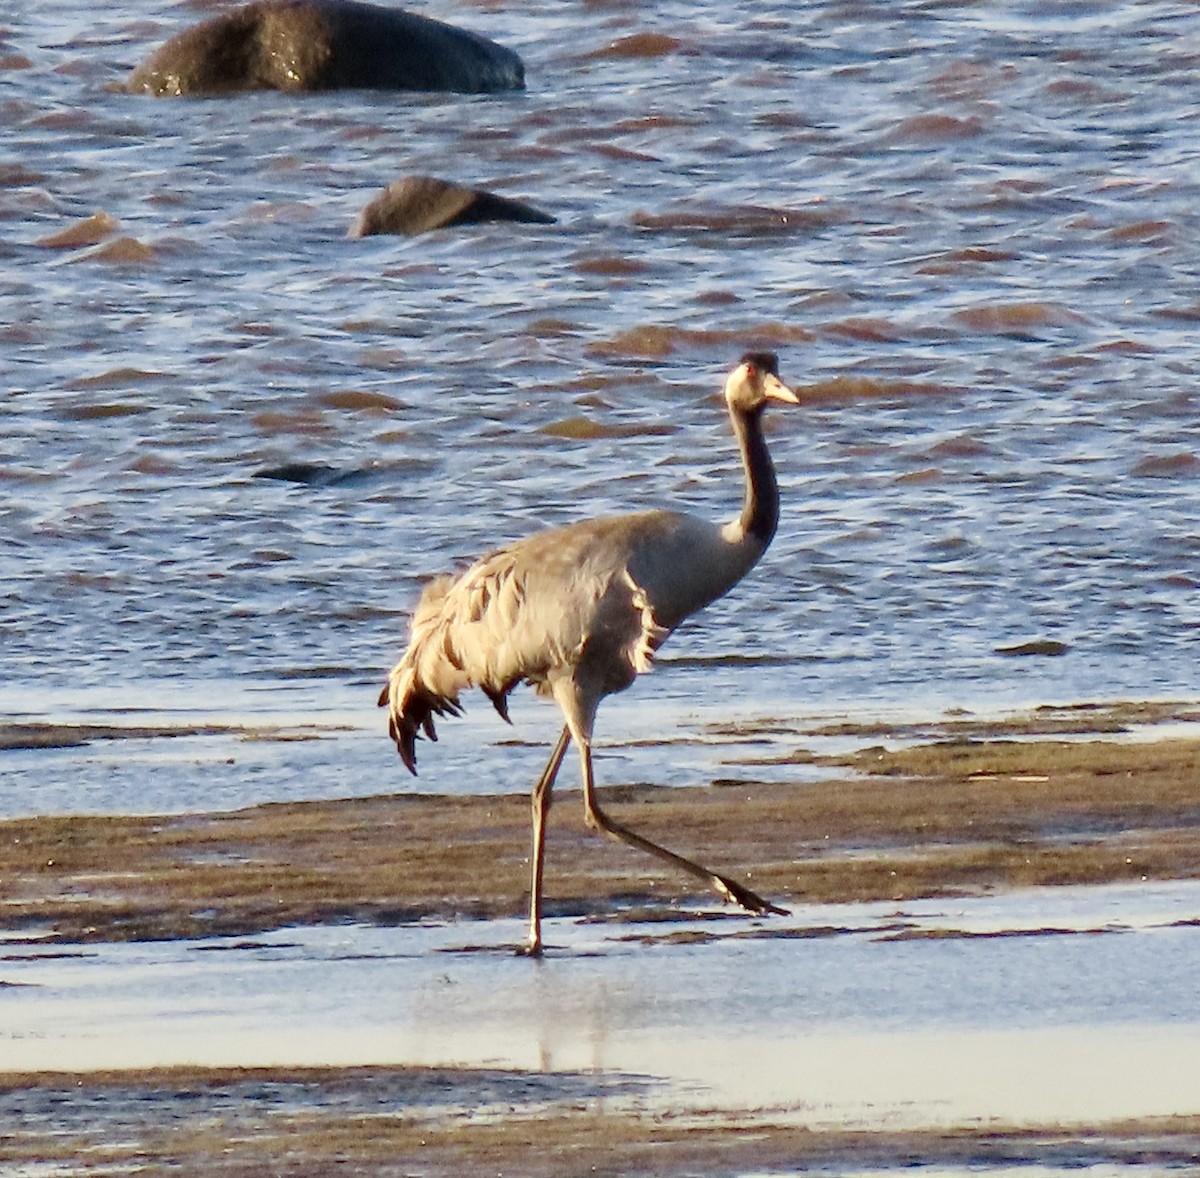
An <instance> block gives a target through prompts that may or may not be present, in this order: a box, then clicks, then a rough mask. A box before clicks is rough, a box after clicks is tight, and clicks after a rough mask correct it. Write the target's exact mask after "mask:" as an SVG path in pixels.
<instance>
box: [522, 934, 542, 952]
mask: <svg viewBox="0 0 1200 1178" xmlns="http://www.w3.org/2000/svg"><path fill="white" fill-rule="evenodd" d="M516 954H517V956H518V957H541V955H542V939H541V937H538V938H537V939H536V940H535V939H534V938H533V937H530V938H529V940H528V941H527V942H526V943H525V944H524V945H518V946H517V948H516Z"/></svg>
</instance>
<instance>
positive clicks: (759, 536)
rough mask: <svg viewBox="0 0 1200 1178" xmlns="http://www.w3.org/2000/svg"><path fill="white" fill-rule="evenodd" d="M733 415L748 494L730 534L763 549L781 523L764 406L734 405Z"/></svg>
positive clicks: (730, 412)
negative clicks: (766, 432)
mask: <svg viewBox="0 0 1200 1178" xmlns="http://www.w3.org/2000/svg"><path fill="white" fill-rule="evenodd" d="M729 417H730V420H731V421H732V422H733V433H734V436H735V437H736V438H737V444H738V450H739V452H740V453H741V456H742V466H743V468H744V469H745V472H746V497H745V499H744V500H743V502H742V514H741V515H740V516H738V519H737V522H736V523H735V524H733V525H732V526H731V528H730V529H729V533H727V534H729V535H730V536H731V538H736V539H739V540H741V541H742V542H748V543H750V544H754V545H756V546H758V549H759V551H760V552H761V551H762V549H764V548H766V546H767V545H768V544H770V543H771V540H772V538H773V537H774V535H775V528H776V527H777V526H778V524H779V484H778V483H777V482H776V481H775V465H774V463H772V461H771V455H770V453H768V451H767V441H766V438H764V437H763V431H762V409H761V408H760V409H756V410H751V411H749V412H747V411H746V410H743V409H733V408H731V409H730V410H729Z"/></svg>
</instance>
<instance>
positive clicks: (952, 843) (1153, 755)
mask: <svg viewBox="0 0 1200 1178" xmlns="http://www.w3.org/2000/svg"><path fill="white" fill-rule="evenodd" d="M1197 714H1198V713H1197V710H1196V709H1195V708H1194V707H1193V706H1191V705H1182V704H1141V705H1131V704H1125V705H1108V706H1104V707H1080V708H1045V709H1039V710H1038V711H1036V712H1033V713H1030V714H1028V715H1022V716H1017V717H1013V718H1009V719H1005V720H1000V721H980V720H969V719H965V718H964V719H962V720H950V721H946V720H943V721H940V722H938V723H931V724H926V725H914V726H908V727H905V728H899V729H897V728H894V727H893V728H886V727H883V726H879V727H864V726H862V725H853V726H850V725H843V726H841V727H838V728H835V729H830V728H828V727H825V728H823V729H820V730H815V731H814V730H809V731H805V730H804V729H803V727H802V726H800V725H796V724H794V723H793V725H792V727H793V729H794V731H792V732H790V731H789V728H788V724H789V722H787V721H770V722H765V721H764V722H762V723H761V724H760V725H758V728H759V729H760V730H761V731H762V732H763V733H764V734H766V733H769V734H770V736H771V741H770V752H769V755H768V756H766V757H763V758H762V759H760V760H758V761H757V762H756V760H755V758H753V757H751V756H746V757H743V758H742V759H741V760H740V762H736V763H734V764H736V768H737V771H738V776H737V778H736V779H733V778H732V777H729V778H724V779H721V780H718V781H716V782H714V783H713V784H712V785H711V786H708V787H705V788H690V789H689V788H676V787H659V786H651V785H627V786H612V787H608V788H607V789H602V790H601V793H602V795H603V797H604V799H605V801H606V802H607V803H608V806H609V808H610V809H611V811H612V813H613V815H614V817H617V818H618V819H619V820H620V821H624V822H627V823H628V824H629V825H631V826H633V827H634V828H635V829H637V830H639V831H640V832H641V833H643V834H645V835H646V836H648V837H650V838H652V839H655V840H658V841H662V842H665V843H667V844H668V845H670V846H671V847H672V849H675V850H678V851H680V852H681V853H683V854H687V855H690V856H694V857H695V858H697V859H699V860H700V861H701V862H704V863H706V864H707V865H709V866H711V867H713V868H715V869H716V870H719V871H724V872H726V873H728V874H732V875H733V876H734V878H736V879H740V880H743V881H744V882H745V883H746V884H748V885H749V886H750V887H752V888H754V889H755V890H756V891H758V892H759V893H760V894H762V895H764V896H766V897H768V898H774V899H776V900H778V901H781V902H783V903H785V904H786V903H787V902H788V901H806V902H827V901H838V902H851V901H859V902H861V901H870V900H880V899H890V900H903V899H911V898H915V897H921V896H935V895H946V894H967V895H970V894H979V893H984V892H987V891H989V890H993V889H997V888H1012V887H1029V886H1041V885H1056V884H1068V883H1073V884H1101V883H1111V882H1116V881H1122V880H1134V881H1136V880H1142V879H1159V880H1164V879H1194V878H1196V877H1197V876H1198V875H1200V823H1198V818H1200V793H1198V790H1197V784H1196V783H1197V782H1200V738H1198V737H1197V736H1196V735H1195V732H1194V729H1193V727H1192V725H1193V724H1194V722H1195V720H1196V718H1197ZM1167 725H1175V727H1173V728H1170V729H1167V730H1166V731H1167V732H1170V733H1182V735H1167V734H1164V735H1162V736H1161V737H1159V738H1157V739H1155V738H1154V737H1155V734H1156V727H1155V726H1162V727H1163V728H1164V729H1166V726H1167ZM106 731H107V732H109V733H110V734H111V730H106ZM136 731H137V732H138V733H139V735H140V734H142V733H143V732H144V731H145V730H144V729H137V730H136ZM1131 731H1135V732H1136V739H1131V738H1130V736H1129V733H1130V732H1131ZM715 734H716V735H719V736H720V735H724V736H728V737H731V738H732V737H735V736H736V737H738V738H739V739H744V738H746V737H748V736H749V737H752V736H753V735H754V726H747V725H741V726H739V727H738V728H737V729H736V731H734V730H729V731H727V732H716V733H715ZM2 735H3V734H0V736H2ZM77 737H78V733H74V732H63V733H62V734H61V739H62V740H64V741H65V740H70V739H73V738H77ZM830 737H839V738H842V739H844V742H845V746H846V747H845V751H843V752H839V753H833V754H830V753H823V754H815V753H813V752H811V751H810V748H809V743H810V742H811V743H817V742H819V741H821V740H828V739H829V738H830ZM107 738H109V739H111V735H109V736H108V737H107ZM39 739H42V740H45V739H48V738H47V736H46V734H45V733H44V732H43V733H40V734H39ZM781 747H782V748H783V750H784V751H780V749H781ZM727 763H731V762H727ZM791 764H794V765H796V766H797V767H803V774H801V773H800V772H799V771H798V773H797V778H798V780H795V781H791V782H788V781H786V780H784V781H779V780H769V781H756V780H755V779H754V778H755V769H756V765H757V767H758V768H760V769H765V768H768V767H769V768H770V769H771V770H772V776H774V775H775V774H777V773H778V770H779V768H780V767H781V766H787V765H791ZM825 770H827V771H828V776H827V777H826V776H825V773H824V771H825ZM814 774H816V777H815V778H814ZM556 799H557V804H556V805H555V807H554V810H553V812H552V815H551V819H550V823H551V825H550V834H549V843H548V851H547V860H548V861H547V868H546V888H545V890H546V900H547V911H548V913H549V914H551V915H580V916H582V915H587V914H592V913H603V914H606V915H611V914H612V913H613V912H618V913H622V912H623V913H626V914H628V915H629V916H630V918H631V919H643V918H645V916H646V914H647V912H648V911H653V912H655V913H657V914H658V915H659V916H660V917H661V918H664V919H670V917H671V914H672V907H671V906H672V905H674V904H677V903H678V902H680V901H682V900H685V899H694V900H695V899H703V898H705V897H707V896H709V893H708V892H706V891H705V890H704V888H703V887H702V886H701V885H698V884H696V883H695V882H694V881H691V880H689V879H687V878H685V877H678V876H677V875H676V874H674V873H672V872H671V871H670V869H669V868H666V867H664V866H662V865H661V864H659V863H658V862H657V861H655V860H653V859H650V858H648V857H647V856H645V855H642V854H639V853H638V852H636V851H633V850H630V849H629V848H626V847H623V846H617V845H614V844H611V843H609V842H607V841H604V840H602V839H600V838H598V837H597V836H596V835H595V834H593V833H592V832H590V831H589V830H588V829H587V828H586V827H585V825H584V823H583V820H582V805H581V803H580V800H579V797H578V794H577V793H575V792H573V791H559V793H557V794H556ZM528 842H529V803H528V800H527V799H526V798H525V797H523V796H520V795H511V794H510V795H496V796H490V797H437V796H434V797H430V796H414V795H383V796H377V797H369V798H358V799H346V800H338V801H314V802H304V803H297V804H290V803H289V804H267V805H261V806H254V807H251V808H248V809H244V810H239V811H234V812H220V813H207V814H188V815H174V816H130V817H122V816H103V817H98V816H71V815H68V816H50V817H33V818H28V819H18V820H10V821H5V822H0V881H2V882H0V889H2V892H0V896H2V901H3V918H2V920H3V927H4V928H5V929H9V930H22V929H28V930H30V931H31V932H34V933H35V934H36V936H37V937H38V938H39V939H47V938H48V939H53V940H64V941H73V942H79V941H108V940H145V939H158V938H171V937H197V936H216V935H236V934H252V933H256V932H261V931H263V930H266V929H275V928H281V927H284V926H288V925H306V924H315V923H329V922H346V921H362V922H372V923H380V924H395V923H397V922H404V921H412V920H418V919H422V918H430V917H436V918H443V919H445V918H454V917H475V918H494V917H501V916H513V915H516V914H518V913H520V912H521V911H523V909H524V906H525V904H526V888H527V874H528V866H527V862H528V860H527V856H528V850H529V847H528ZM713 903H714V905H715V906H717V907H719V906H720V904H719V901H717V900H716V899H715V898H714V899H713Z"/></svg>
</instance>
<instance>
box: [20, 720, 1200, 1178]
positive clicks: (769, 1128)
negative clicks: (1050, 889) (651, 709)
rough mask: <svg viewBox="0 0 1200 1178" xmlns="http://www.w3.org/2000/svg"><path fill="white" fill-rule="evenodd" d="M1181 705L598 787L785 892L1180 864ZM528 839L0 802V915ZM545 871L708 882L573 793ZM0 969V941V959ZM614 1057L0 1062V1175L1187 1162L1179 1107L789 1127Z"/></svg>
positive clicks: (193, 893) (222, 923) (715, 1170)
mask: <svg viewBox="0 0 1200 1178" xmlns="http://www.w3.org/2000/svg"><path fill="white" fill-rule="evenodd" d="M1198 718H1200V713H1197V711H1196V710H1195V708H1194V707H1189V706H1185V705H1137V706H1134V705H1116V706H1106V707H1102V708H1090V707H1089V708H1070V709H1043V710H1040V711H1038V712H1035V713H1031V714H1030V715H1028V716H1022V717H1017V718H1015V719H1012V720H1008V721H1004V722H997V723H980V722H976V721H973V720H970V719H968V718H964V719H962V720H961V721H958V720H954V721H945V722H942V723H939V724H937V725H928V726H921V727H919V728H911V729H904V730H897V729H885V728H880V729H864V728H861V727H858V728H854V729H845V730H842V731H841V732H839V733H837V735H840V736H844V737H846V738H847V742H848V747H849V746H853V747H850V748H849V751H847V752H845V753H844V754H838V755H834V756H816V755H814V754H813V753H812V752H811V751H809V749H808V747H807V744H806V739H805V738H806V736H808V737H814V738H815V737H818V736H819V737H826V736H829V735H833V733H831V732H830V731H829V730H828V729H825V730H821V731H819V732H818V731H816V730H813V731H811V732H806V731H805V730H804V728H803V727H802V726H798V725H797V726H794V727H793V728H791V729H789V728H788V727H787V726H786V725H772V726H771V728H772V734H773V739H772V742H771V745H770V749H771V752H770V763H771V764H772V766H773V768H774V769H777V768H778V766H779V764H780V763H795V764H798V765H800V764H802V765H804V766H805V771H804V775H803V778H804V779H803V781H802V782H796V783H791V784H788V783H782V784H781V783H779V782H778V781H772V782H770V783H767V782H761V781H756V780H755V779H754V770H755V764H754V758H753V757H745V758H743V759H742V761H741V762H740V763H739V764H738V765H737V766H736V779H735V778H734V775H733V774H731V775H730V777H728V778H726V779H724V780H723V781H722V782H720V783H714V784H713V785H711V786H709V787H707V788H702V789H678V788H655V787H650V786H624V787H622V786H618V787H613V788H610V789H609V790H607V791H605V798H606V800H607V801H608V803H609V805H610V807H611V811H612V813H613V814H614V816H617V817H619V818H620V819H621V820H623V821H625V822H628V823H629V824H630V825H632V826H633V827H634V828H635V829H638V830H639V831H641V832H642V833H644V834H646V835H648V836H649V837H651V838H654V839H659V840H662V841H665V842H667V843H668V844H669V845H670V846H672V847H673V848H675V849H678V850H680V851H681V852H683V853H685V854H688V855H693V856H695V857H696V858H698V859H700V860H701V861H703V862H706V863H708V864H710V865H711V866H714V867H716V868H717V869H719V870H724V871H726V872H728V873H729V874H732V875H734V876H735V878H738V879H743V880H744V881H745V882H746V883H748V884H749V885H750V886H752V887H753V888H754V889H755V890H757V891H759V892H760V893H762V894H764V895H766V896H769V897H770V898H772V899H774V900H777V901H779V902H781V903H784V904H786V903H787V902H788V901H789V900H796V901H801V900H804V901H833V902H837V901H857V900H872V899H911V898H915V897H919V896H931V895H939V894H955V893H979V892H986V891H992V890H998V889H1005V888H1012V887H1016V886H1029V885H1055V884H1065V883H1072V884H1080V883H1083V884H1089V883H1095V884H1099V883H1105V882H1112V881H1129V880H1134V881H1136V880H1141V879H1184V878H1191V879H1194V878H1200V739H1197V737H1196V736H1195V734H1194V729H1192V728H1191V727H1190V726H1191V725H1192V724H1193V723H1194V722H1195V721H1196V720H1197V719H1198ZM1156 725H1169V727H1163V728H1161V729H1160V728H1156V727H1155V726H1156ZM1131 728H1133V729H1135V730H1136V732H1135V735H1134V736H1133V737H1131V736H1130V735H1129V732H1128V730H1129V729H1131ZM781 730H782V731H783V732H784V734H785V738H786V739H785V740H784V741H783V743H784V745H786V746H788V747H786V748H785V751H783V752H781V751H780V744H781V741H780V732H781ZM789 734H790V735H789ZM718 735H719V734H718ZM730 735H738V736H741V737H744V736H745V735H746V732H745V730H739V732H738V733H736V734H733V733H731V734H730ZM791 736H794V741H791V743H790V744H789V741H790V738H791ZM119 738H120V733H119V732H117V733H116V734H115V736H114V734H113V733H112V732H107V733H105V734H104V735H102V736H96V735H95V734H89V733H87V732H82V733H81V732H79V731H77V730H76V731H71V732H68V731H63V732H60V733H57V734H56V733H55V732H53V731H51V730H49V729H47V728H46V727H45V726H42V727H41V730H40V731H39V732H38V733H37V734H36V739H37V740H39V741H41V742H43V743H48V744H53V743H54V742H55V741H56V740H58V739H62V740H66V739H105V740H111V739H119ZM4 739H7V740H8V741H9V743H12V742H13V741H19V740H21V739H22V736H21V734H20V733H17V732H15V731H12V730H10V731H8V732H7V733H0V744H2V743H3V740H4ZM764 763H765V762H764ZM814 769H815V770H817V771H818V773H817V776H818V777H819V778H822V779H821V780H813V772H814ZM528 838H529V813H528V801H527V800H526V799H525V798H523V797H519V796H495V797H486V798H450V797H428V796H425V797H420V796H384V797H374V798H365V799H351V800H345V801H328V802H311V803H303V804H280V805H265V806H257V807H253V808H251V809H247V810H243V811H238V812H233V813H210V814H192V815H185V816H171V817H146V816H137V817H88V816H68V817H39V818H29V819H20V820H11V821H5V822H3V823H0V931H3V932H4V933H5V935H6V939H7V943H8V944H9V945H20V944H22V943H24V944H25V945H26V946H28V944H29V943H31V942H32V943H36V944H39V945H45V944H47V943H53V942H88V941H92V942H94V941H105V940H131V939H160V938H176V937H189V938H190V937H204V936H212V935H217V934H227V935H228V934H249V933H254V932H261V931H263V930H267V929H275V928H280V927H284V926H290V925H296V924H311V923H319V922H320V923H323V922H330V921H360V922H377V923H384V924H394V923H403V922H407V921H412V920H417V919H423V918H430V917H459V918H472V917H474V918H489V917H493V916H501V915H504V916H511V915H514V914H518V913H520V912H521V911H522V910H523V909H524V906H525V903H526V894H525V888H526V875H527V855H528ZM546 892H547V907H548V911H549V912H550V913H556V914H560V915H563V914H567V915H569V914H576V913H577V914H581V915H584V914H590V913H598V912H602V913H606V914H609V915H610V916H611V915H612V914H626V915H628V916H629V917H631V918H632V917H634V916H636V917H637V918H638V919H642V920H644V919H647V917H648V915H649V916H652V917H654V918H656V919H659V920H664V921H668V922H669V921H670V920H671V917H672V914H673V905H675V904H676V903H678V902H679V901H680V900H683V899H698V898H703V897H704V893H703V891H702V890H700V889H699V888H698V885H697V886H693V884H692V881H690V880H688V879H687V878H675V877H674V876H673V875H671V874H670V873H669V872H668V870H667V869H666V868H663V867H661V865H660V864H659V863H658V862H657V861H655V860H652V859H648V858H646V857H644V856H641V855H639V854H637V853H636V852H634V851H631V850H629V849H627V848H625V847H621V846H615V845H612V844H610V843H606V842H603V841H602V840H600V839H599V838H597V837H596V836H595V835H594V834H592V833H590V832H589V831H587V830H586V828H585V827H584V825H583V822H582V817H581V806H580V803H579V798H578V796H577V795H575V794H572V793H570V792H567V791H564V792H562V793H560V794H559V795H558V804H557V805H556V807H555V810H554V812H553V815H552V818H551V830H550V841H549V857H548V865H547V876H546ZM712 903H713V904H714V905H717V904H719V901H717V900H716V899H715V898H713V899H712ZM693 914H694V910H693ZM531 968H536V967H534V966H531ZM2 970H3V949H2V947H0V982H2V979H3V975H2ZM2 992H3V991H2V988H0V995H2ZM0 1067H2V1061H0ZM637 1082H638V1081H636V1079H634V1078H622V1077H613V1076H597V1075H592V1074H587V1075H578V1074H573V1073H550V1074H540V1073H521V1072H507V1071H495V1072H488V1071H478V1070H470V1069H406V1068H352V1069H333V1068H331V1069H311V1070H294V1069H293V1070H289V1071H285V1072H279V1071H273V1072H268V1071H249V1072H247V1071H242V1070H228V1069H217V1070H209V1071H204V1070H177V1069H171V1070H164V1071H155V1072H145V1073H109V1074H96V1073H91V1074H81V1075H52V1074H38V1075H9V1076H7V1077H4V1076H0V1175H6V1174H12V1175H17V1174H20V1175H37V1176H38V1178H41V1176H43V1175H45V1176H47V1178H49V1176H51V1175H54V1176H58V1175H74V1174H86V1173H95V1174H106V1175H113V1174H122V1175H123V1174H133V1173H135V1172H136V1173H139V1174H158V1173H166V1172H170V1173H172V1174H184V1175H190V1174H206V1175H207V1174H220V1175H250V1174H255V1175H275V1174H278V1175H285V1174H286V1175H293V1174H294V1175H312V1176H314V1178H320V1176H323V1175H325V1174H334V1173H337V1174H356V1173H359V1174H378V1175H385V1174H386V1175H391V1174H397V1175H400V1174H427V1175H441V1174H463V1173H497V1174H501V1173H503V1174H592V1173H600V1174H703V1175H718V1174H747V1173H755V1172H758V1173H761V1172H794V1171H796V1170H799V1169H807V1168H811V1167H815V1166H820V1167H824V1168H826V1169H827V1170H832V1171H834V1172H837V1171H847V1170H855V1171H857V1170H862V1169H872V1168H893V1167H899V1166H910V1165H913V1164H927V1165H936V1166H943V1167H951V1168H960V1169H966V1168H968V1167H970V1168H983V1169H988V1168H999V1167H1002V1166H1004V1165H1041V1166H1048V1167H1062V1168H1064V1169H1070V1168H1075V1167H1078V1166H1083V1165H1090V1164H1100V1163H1105V1162H1107V1163H1111V1164H1114V1165H1122V1166H1131V1167H1138V1166H1142V1167H1147V1166H1148V1167H1150V1170H1147V1171H1145V1172H1151V1171H1152V1170H1158V1169H1160V1168H1161V1169H1162V1170H1166V1169H1171V1170H1175V1169H1176V1168H1178V1167H1182V1168H1183V1170H1184V1172H1187V1171H1188V1170H1191V1169H1192V1168H1196V1169H1197V1170H1200V1120H1198V1119H1197V1118H1194V1117H1185V1118H1178V1117H1176V1118H1172V1119H1169V1120H1154V1121H1148V1122H1136V1123H1124V1124H1118V1125H1111V1124H1109V1125H1074V1126H1056V1125H1037V1126H1004V1125H975V1126H967V1127H963V1128H961V1129H959V1130H956V1131H953V1132H908V1133H898V1132H897V1133H893V1132H886V1131H879V1132H853V1133H852V1132H836V1131H827V1130H825V1131H812V1130H809V1129H806V1128H804V1127H803V1126H801V1125H797V1124H794V1123H789V1121H788V1118H786V1117H784V1118H781V1117H778V1116H776V1115H774V1114H772V1112H771V1111H770V1110H754V1109H747V1110H745V1111H744V1113H742V1114H737V1115H735V1114H730V1113H728V1112H722V1113H720V1114H717V1113H713V1114H712V1115H711V1116H705V1115H702V1114H701V1115H694V1114H693V1115H689V1116H688V1117H686V1118H672V1117H670V1116H664V1115H663V1114H662V1112H661V1109H659V1110H657V1111H648V1109H647V1108H645V1107H641V1106H640V1105H639V1103H638V1100H637V1092H636V1086H637Z"/></svg>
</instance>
